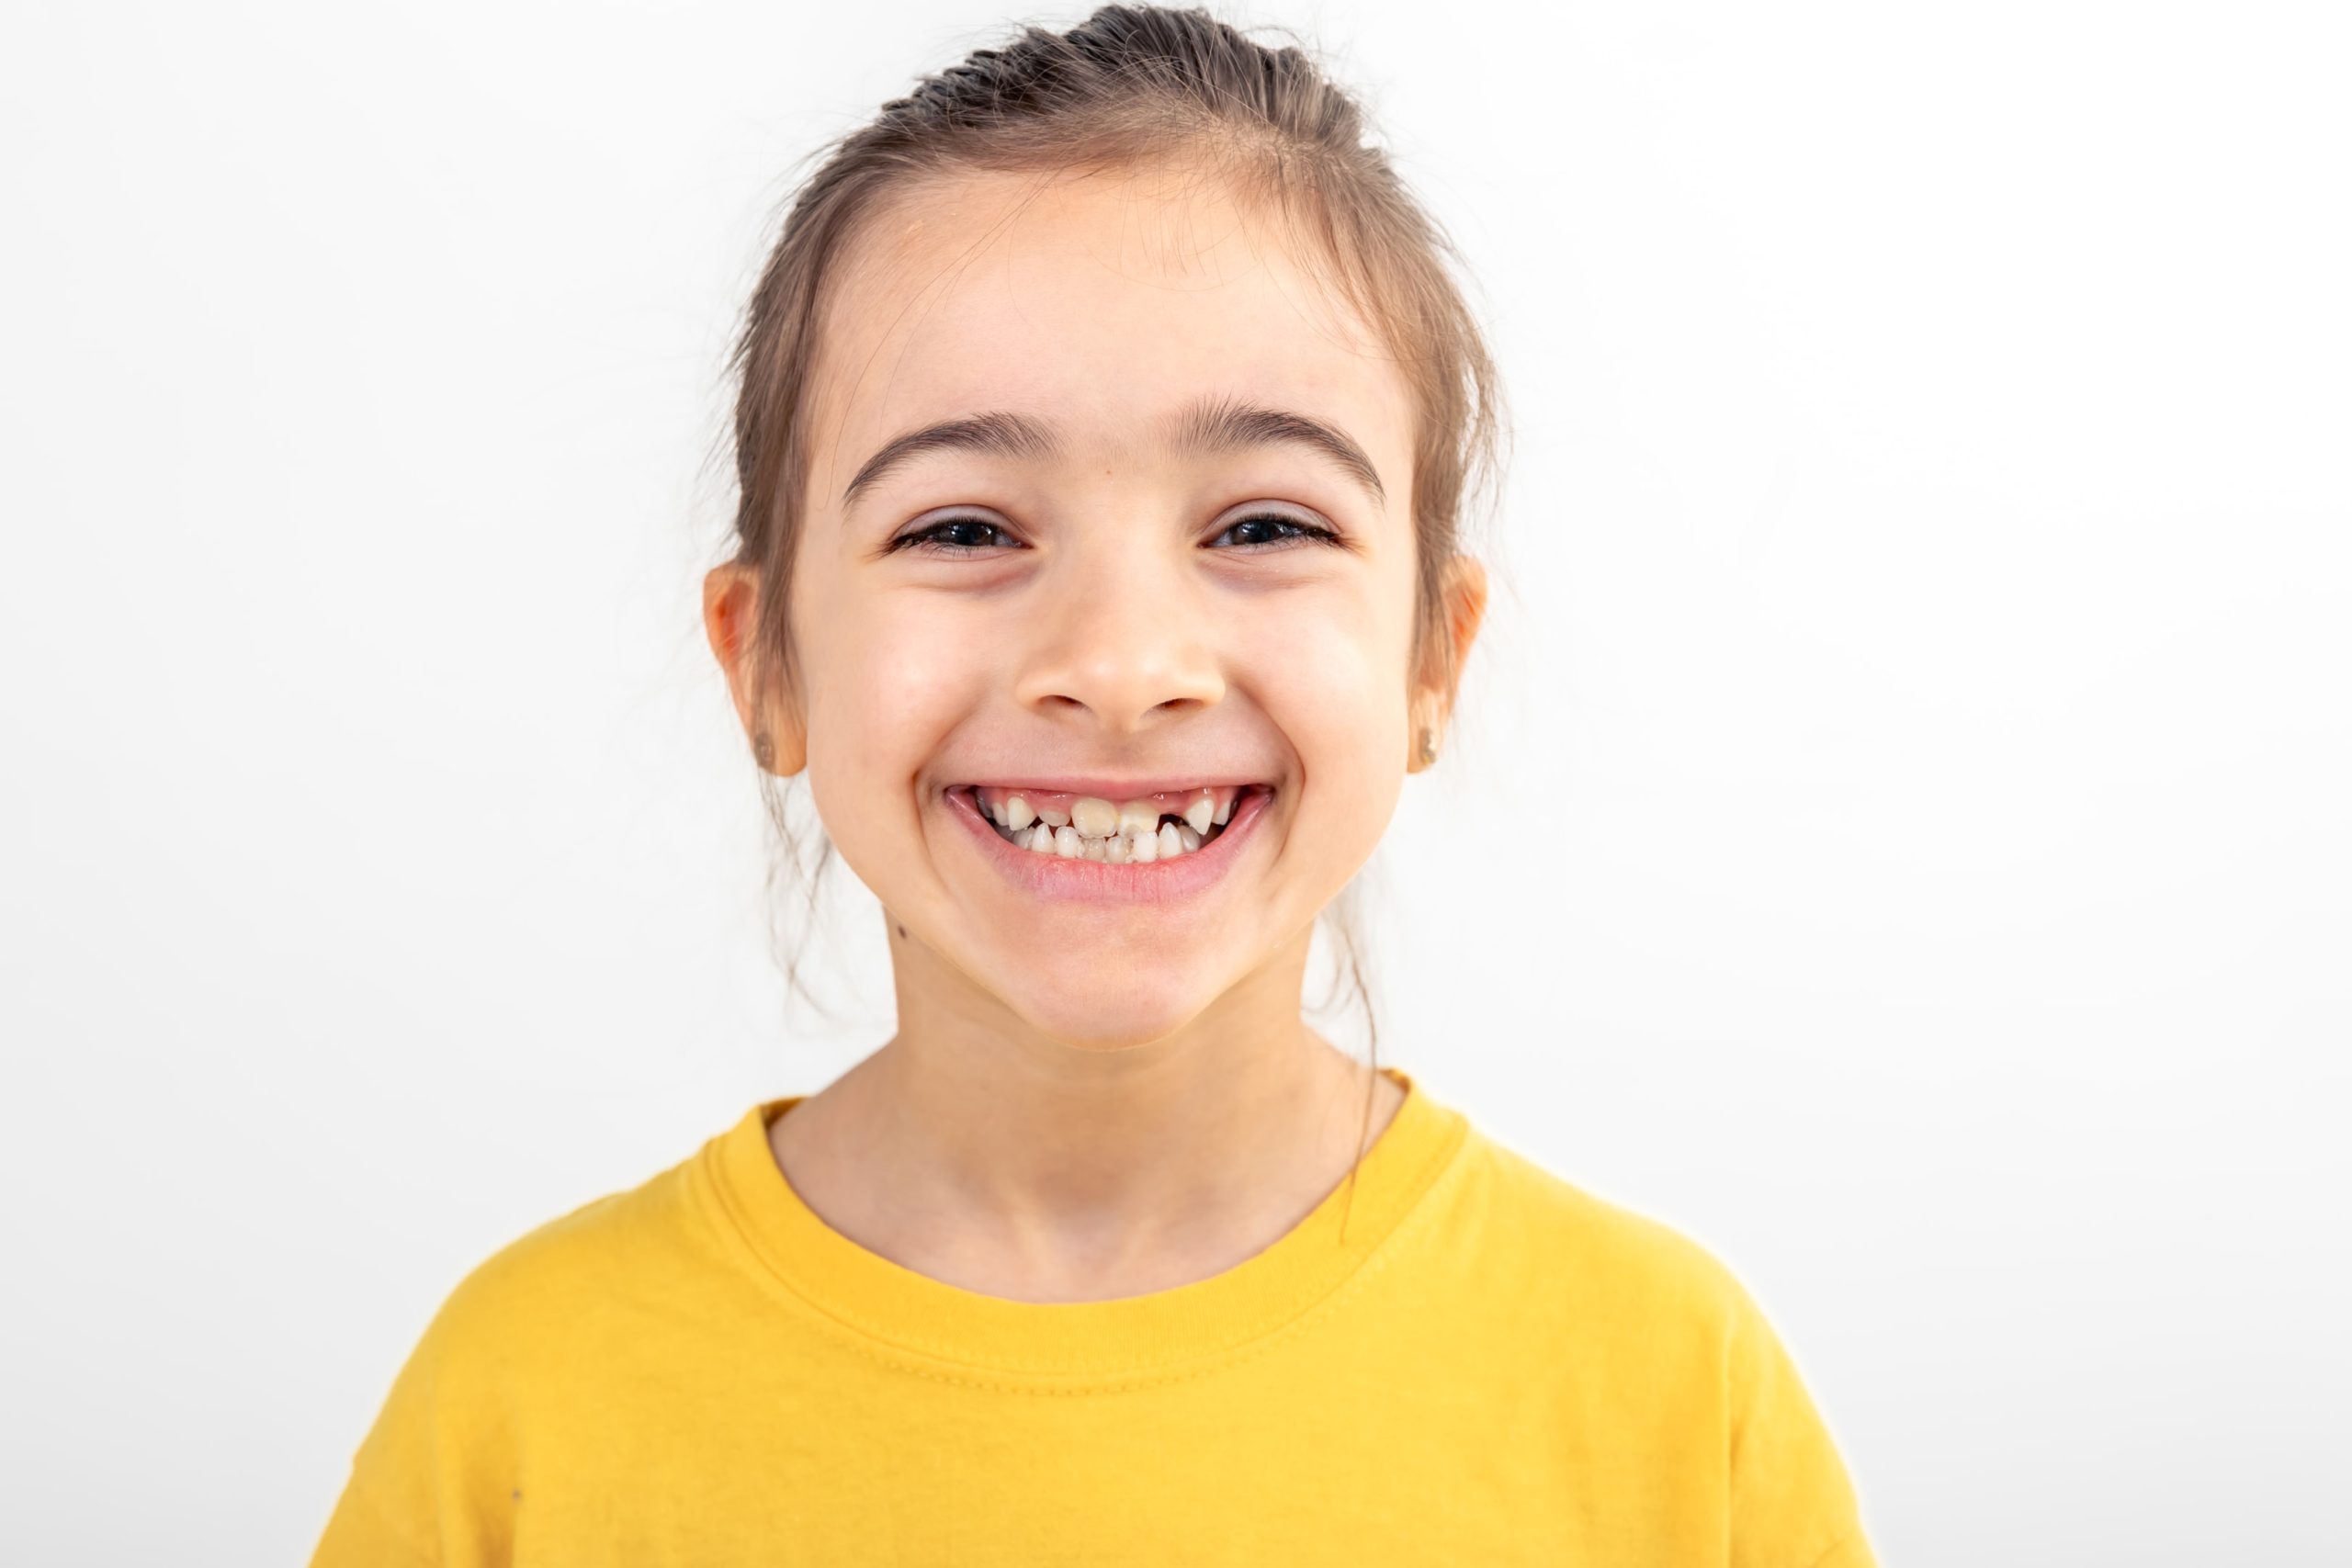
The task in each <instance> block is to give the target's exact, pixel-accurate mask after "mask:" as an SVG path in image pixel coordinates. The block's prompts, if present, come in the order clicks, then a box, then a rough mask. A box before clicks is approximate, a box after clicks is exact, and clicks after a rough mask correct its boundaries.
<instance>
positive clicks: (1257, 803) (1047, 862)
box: [947, 789, 1272, 904]
mask: <svg viewBox="0 0 2352 1568" xmlns="http://www.w3.org/2000/svg"><path fill="white" fill-rule="evenodd" d="M1271 798H1272V791H1269V790H1261V789H1253V790H1251V791H1250V793H1249V794H1247V795H1243V796H1242V797H1241V798H1240V799H1239V800H1238V801H1236V802H1234V806H1233V816H1232V818H1231V819H1230V820H1228V821H1227V823H1226V825H1225V830H1224V831H1223V832H1221V833H1219V834H1218V835H1217V836H1216V838H1214V839H1211V840H1208V841H1207V842H1206V843H1204V844H1203V845H1202V846H1201V847H1200V848H1199V849H1197V850H1193V852H1190V853H1188V854H1181V855H1178V856H1176V857H1175V858H1174V859H1172V860H1155V861H1139V862H1138V861H1130V862H1128V863H1126V864H1125V865H1114V864H1112V863H1110V862H1109V861H1099V860H1084V859H1080V858H1077V857H1074V856H1070V855H1048V854H1040V853H1039V852H1036V851H1035V850H1024V849H1023V848H1021V847H1020V846H1019V845H1017V844H1012V843H1007V842H1006V841H1005V840H1004V839H1002V838H1001V837H1000V836H999V835H998V833H997V830H996V829H995V828H993V827H991V826H990V825H989V820H988V818H985V817H983V816H981V815H980V808H979V803H978V799H977V798H976V797H975V796H974V795H973V794H972V792H971V791H970V790H968V789H953V790H949V791H948V792H947V809H948V811H949V812H950V814H952V815H953V816H955V817H956V818H958V819H959V820H961V821H962V822H963V823H964V824H965V825H966V827H967V830H968V831H969V832H970V833H971V834H972V836H973V837H974V838H975V839H977V840H978V841H979V846H980V852H981V853H983V854H985V855H987V856H988V857H989V859H990V860H993V861H994V862H996V863H997V865H998V866H999V867H1000V868H1001V870H1002V871H1003V872H1004V874H1005V875H1006V876H1008V877H1010V878H1012V881H1013V882H1014V883H1015V884H1017V885H1019V886H1022V887H1023V888H1025V889H1027V890H1028V891H1029V892H1031V893H1034V894H1035V895H1036V896H1037V897H1040V898H1069V899H1075V900H1077V901H1078V902H1080V903H1090V904H1172V903H1175V902H1177V901H1178V900H1180V899H1183V898H1189V897H1193V896H1194V895H1196V894H1198V893H1200V892H1202V891H1203V890H1204V889H1205V888H1207V887H1209V886H1212V885H1213V884H1215V883H1216V880H1217V879H1218V878H1219V877H1221V876H1223V875H1224V874H1225V873H1226V868H1227V866H1230V865H1231V864H1232V863H1233V862H1234V857H1235V856H1237V855H1238V854H1239V853H1240V852H1241V849H1242V846H1243V845H1244V844H1245V843H1246V842H1247V841H1248V840H1249V839H1250V835H1251V830H1252V829H1255V828H1256V827H1257V826H1258V818H1261V817H1263V816H1264V815H1265V814H1266V810H1265V807H1266V802H1267V801H1268V800H1269V799H1271Z"/></svg>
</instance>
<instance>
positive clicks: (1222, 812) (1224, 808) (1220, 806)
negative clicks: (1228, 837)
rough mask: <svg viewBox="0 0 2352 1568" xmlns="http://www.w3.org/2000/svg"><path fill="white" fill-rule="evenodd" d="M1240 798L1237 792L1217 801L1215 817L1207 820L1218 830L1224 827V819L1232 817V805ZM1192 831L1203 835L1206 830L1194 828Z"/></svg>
mask: <svg viewBox="0 0 2352 1568" xmlns="http://www.w3.org/2000/svg"><path fill="white" fill-rule="evenodd" d="M1240 798H1241V795H1240V794H1239V792H1238V791H1237V792H1235V793H1234V794H1232V795H1227V797H1226V798H1225V799H1223V800H1221V801H1218V802H1217V806H1216V816H1214V817H1212V818H1209V820H1210V821H1212V822H1214V823H1216V825H1217V826H1218V827H1220V828H1222V827H1224V826H1225V819H1226V818H1228V817H1230V816H1232V815H1233V803H1234V802H1235V801H1237V800H1239V799H1240ZM1193 831H1195V832H1199V833H1205V832H1207V831H1208V829H1206V828H1196V829H1193Z"/></svg>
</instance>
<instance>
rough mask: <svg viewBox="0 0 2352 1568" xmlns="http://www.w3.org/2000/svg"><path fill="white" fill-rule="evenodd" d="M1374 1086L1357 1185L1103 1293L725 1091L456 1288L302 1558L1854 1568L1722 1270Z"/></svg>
mask: <svg viewBox="0 0 2352 1568" xmlns="http://www.w3.org/2000/svg"><path fill="white" fill-rule="evenodd" d="M1383 1070H1384V1071H1385V1072H1387V1073H1388V1075H1389V1076H1390V1077H1392V1078H1394V1079H1395V1080H1396V1081H1397V1083H1398V1085H1399V1086H1400V1087H1402V1088H1404V1089H1405V1090H1406V1091H1407V1092H1406V1098H1405V1100H1404V1104H1403V1106H1402V1108H1401V1109H1400V1110H1399V1111H1398V1112H1397V1116H1396V1118H1395V1119H1394V1120H1393V1121H1392V1122H1390V1123H1389V1125H1388V1126H1387V1127H1386V1128H1385V1130H1384V1131H1383V1132H1382V1134H1381V1135H1380V1137H1379V1139H1378V1140H1377V1142H1375V1144H1374V1145H1373V1147H1372V1148H1371V1150H1369V1151H1368V1152H1367V1154H1366V1155H1365V1157H1364V1160H1363V1166H1362V1168H1361V1169H1360V1171H1359V1173H1358V1175H1357V1179H1356V1185H1355V1190H1354V1193H1353V1197H1352V1208H1351V1206H1350V1205H1351V1200H1350V1197H1349V1194H1348V1188H1347V1184H1346V1183H1344V1182H1342V1183H1341V1184H1340V1186H1339V1187H1338V1188H1336V1189H1335V1190H1333V1191H1332V1192H1331V1193H1330V1194H1329V1196H1328V1197H1327V1198H1326V1199H1325V1200H1324V1201H1323V1202H1322V1203H1321V1204H1320V1205H1319V1206H1318V1207H1317V1209H1316V1210H1315V1212H1314V1213H1312V1214H1310V1215H1308V1216H1307V1218H1306V1220H1304V1221H1303V1222H1301V1223H1300V1224H1298V1225H1297V1227H1296V1228H1295V1229H1294V1230H1292V1231H1291V1232H1290V1233H1288V1234H1287V1235H1284V1236H1283V1237H1282V1238H1281V1239H1280V1240H1279V1241H1277V1242H1276V1243H1275V1244H1274V1245H1273V1246H1272V1247H1269V1248H1267V1249H1266V1250H1265V1251H1263V1252H1261V1253H1259V1254H1258V1255H1256V1256H1255V1257H1253V1258H1249V1259H1247V1260H1245V1261H1244V1262H1242V1263H1240V1264H1239V1265H1238V1266H1236V1267H1234V1268H1232V1269H1227V1271H1226V1272H1224V1273H1222V1274H1218V1275H1216V1276H1215V1277H1214V1278H1211V1279H1208V1280H1199V1281H1196V1282H1194V1283H1192V1284H1189V1285H1184V1286H1182V1287H1179V1288H1177V1289H1174V1290H1169V1291H1162V1292H1154V1293H1152V1294H1149V1295H1143V1296H1131V1297H1127V1298H1125V1299H1122V1300H1117V1301H1106V1302H1082V1303H1024V1302H1013V1301H1007V1300H1003V1299H1001V1298H998V1297H992V1296H985V1295H981V1294H978V1293H977V1292H969V1291H965V1290H961V1289H958V1288H956V1287H955V1286H951V1285H947V1284H944V1283H943V1282H941V1281H939V1280H933V1279H930V1278H928V1277H927V1276H925V1275H922V1274H918V1273H916V1272H914V1271H913V1270H911V1269H905V1268H902V1267H900V1266H899V1265H898V1264H895V1263H892V1262H890V1261H889V1260H888V1259H887V1258H882V1257H881V1256H880V1255H878V1254H876V1253H873V1252H869V1251H867V1250H865V1248H864V1247H860V1246H858V1245H857V1244H856V1243H854V1242H853V1241H851V1240H850V1239H849V1238H848V1237H846V1236H844V1235H841V1234H840V1233H839V1232H836V1231H834V1230H832V1229H831V1228H830V1227H829V1226H827V1225H826V1224H825V1223H824V1222H823V1221H822V1220H821V1219H820V1218H819V1217H818V1216H817V1214H816V1213H815V1212H814V1211H813V1210H811V1209H809V1207H808V1206H807V1205H806V1204H805V1203H803V1202H802V1201H800V1199H799V1197H798V1196H797V1194H796V1193H795V1192H794V1191H793V1190H792V1188H791V1186H790V1185H789V1183H787V1182H786V1180H785V1179H784V1176H783V1173H782V1172H781V1171H780V1170H779V1169H778V1168H777V1166H776V1164H775V1159H774V1157H773V1156H772V1155H771V1154H770V1151H769V1148H768V1143H767V1125H768V1123H769V1122H771V1121H772V1120H773V1119H774V1118H775V1117H776V1116H778V1115H781V1114H784V1113H785V1112H786V1111H790V1109H791V1108H792V1107H793V1106H794V1105H795V1104H797V1103H798V1097H795V1098H793V1099H787V1100H768V1101H764V1102H763V1103H760V1104H758V1105H755V1106H754V1107H753V1108H752V1110H751V1111H748V1112H747V1113H746V1114H745V1115H744V1117H743V1119H742V1120H741V1122H738V1123H737V1124H736V1125H735V1126H734V1127H733V1128H731V1129H730V1130H729V1131H727V1132H725V1133H723V1134H719V1135H718V1136H716V1137H714V1138H712V1139H711V1140H710V1141H709V1142H708V1143H707V1144H706V1145H704V1146H703V1148H702V1149H701V1150H700V1151H699V1152H698V1153H697V1154H696V1155H695V1156H694V1157H692V1158H691V1159H688V1160H686V1161H684V1162H683V1163H682V1164H680V1165H678V1166H676V1167H673V1168H671V1169H670V1170H667V1171H665V1172H663V1173H662V1174H661V1175H659V1176H657V1177H655V1178H653V1179H651V1180H650V1181H648V1182H646V1183H644V1184H643V1185H641V1186H639V1187H637V1188H634V1189H632V1190H628V1191H624V1192H617V1193H614V1194H612V1195H610V1196H607V1197H605V1198H602V1199H599V1200H597V1201H594V1202H592V1203H589V1204H587V1205H586V1206H585V1207H583V1208H581V1209H579V1210H576V1211H574V1212H573V1213H570V1214H567V1215H565V1216H563V1217H562V1218H560V1219H558V1220H555V1221H552V1222H550V1223H549V1224H545V1225H542V1226H541V1227H539V1228H538V1229H537V1230H535V1231H533V1232H531V1233H530V1234H529V1235H525V1236H523V1237H521V1238H520V1239H519V1240H516V1241H515V1242H513V1243H511V1244H509V1245H508V1246H506V1247H504V1248H503V1249H502V1250H500V1251H499V1252H498V1253H496V1254H495V1255H493V1256H492V1258H489V1259H488V1260H487V1261H485V1262H484V1263H482V1264H481V1265H480V1266H479V1267H478V1268H476V1269H474V1270H473V1271H472V1272H471V1273H470V1274H469V1275H468V1276H467V1277H466V1278H465V1279H464V1280H462V1281H461V1282H460V1283H459V1284H458V1287H457V1288H456V1290H455V1291H453V1292H451V1293H450V1295H449V1297H448V1299H447V1301H446V1302H445V1303H443V1305H442V1307H441V1309H440V1311H439V1312H438V1313H437V1314H435V1317H434V1319H433V1322H432V1324H431V1325H430V1326H429V1327H428V1328H427V1329H426V1330H425V1332H424V1337H423V1338H422V1340H421V1341H420V1342H419V1343H418V1344H417V1346H416V1347H415V1348H414V1350H413V1352H412V1354H411V1356H410V1358H409V1360H408V1362H407V1364H406V1365H405V1366H404V1367H403V1368H402V1370H401V1373H400V1376H399V1377H398V1379H397V1380H396V1381H395V1382H394V1384H393V1387H392V1389H391V1393H390V1397H389V1398H388V1400H387V1401H386V1403H385V1404H384V1406H383V1408H382V1410H381V1412H380V1413H379V1416H378V1417H377V1419H376V1422H375V1424H374V1426H373V1427H372V1428H371V1429H370V1430H369V1431H368V1434H367V1437H366V1439H365V1440H364V1441H363V1442H362V1443H361V1444H360V1446H359V1449H358V1450H357V1453H356V1458H355V1461H354V1465H353V1472H352V1475H351V1478H350V1480H349V1482H348V1483H347V1485H346V1486H345V1491H344V1494H343V1495H342V1498H341V1500H340V1501H339V1502H338V1503H337V1505H336V1506H335V1508H334V1516H333V1517H332V1518H331V1519H330V1520H329V1522H328V1524H327V1527H326V1530H325V1533H324V1535H323V1537H322V1540H321V1541H320V1542H319V1545H318V1549H317V1551H316V1554H315V1555H314V1557H313V1558H312V1564H313V1568H345V1565H346V1564H368V1565H371V1568H382V1565H386V1564H391V1565H396V1568H397V1565H401V1564H421V1563H435V1564H440V1565H443V1568H476V1565H480V1564H504V1563H516V1564H530V1565H548V1568H553V1565H559V1564H560V1565H561V1568H596V1565H600V1564H613V1565H616V1568H617V1565H621V1564H628V1565H629V1568H650V1565H653V1564H668V1563H675V1564H682V1565H683V1564H693V1565H696V1568H716V1565H725V1564H735V1563H744V1564H750V1563H759V1564H781V1563H821V1564H855V1563H890V1564H910V1565H912V1564H926V1565H927V1564H958V1565H983V1568H985V1565H993V1564H1005V1565H1012V1564H1019V1565H1021V1568H1041V1565H1049V1564H1072V1565H1076V1564H1085V1565H1088V1568H1101V1565H1103V1564H1124V1563H1134V1564H1152V1565H1154V1568H1170V1565H1177V1564H1187V1565H1189V1564H1203V1565H1205V1564H1220V1565H1222V1564H1232V1565H1236V1568H1238V1565H1241V1564H1250V1565H1252V1568H1259V1565H1269V1564H1278V1565H1282V1568H1307V1565H1317V1564H1327V1563H1328V1564H1339V1563H1347V1564H1353V1565H1359V1568H1363V1565H1372V1568H1377V1565H1381V1564H1407V1563H1409V1564H1413V1565H1414V1568H1427V1565H1428V1564H1431V1563H1449V1564H1450V1563H1476V1564H1480V1565H1489V1564H1503V1563H1538V1562H1541V1563H1592V1564H1606V1565H1608V1568H1652V1565H1655V1568H1669V1565H1670V1568H1699V1565H1701V1564H1708V1565H1716V1564H1722V1565H1728V1568H1875V1560H1874V1558H1873V1556H1872V1554H1871V1547H1870V1544H1869V1541H1868V1540H1867V1538H1866V1536H1865V1534H1864V1531H1863V1529H1862V1523H1861V1519H1860V1512H1859V1509H1858V1507H1857V1505H1856V1500H1855V1495H1854V1492H1853V1490H1852V1487H1851V1485H1850V1483H1849V1478H1848V1475H1847V1472H1846V1470H1845V1467H1844V1465H1843V1463H1842V1462H1841V1461H1840V1458H1839V1455H1838V1450H1837V1448H1836V1446H1835V1444H1834V1443H1833V1441H1832V1439H1831V1437H1830V1434H1829V1432H1828V1430H1827V1428H1826V1426H1825V1424H1824V1422H1823V1420H1822V1418H1821V1416H1820V1415H1819V1413H1818V1412H1817V1411H1816V1409H1815V1405H1814V1404H1813V1402H1812V1400H1811V1399H1810V1398H1809V1397H1808V1394H1807V1392H1806V1389H1805V1387H1804V1383H1803V1382H1801V1381H1800V1379H1799V1377H1798V1373H1797V1371H1796V1369H1795V1367H1794V1366H1793V1365H1792V1362H1791V1360H1790V1359H1789V1357H1788V1355H1787V1354H1786V1352H1785V1351H1784V1350H1783V1348H1782V1347H1781V1342H1780V1341H1779V1340H1778V1338H1777V1337H1775V1335H1774V1333H1773V1330H1772V1328H1771V1327H1770V1325H1768V1323H1767V1322H1766V1320H1765V1318H1764V1316H1763V1314H1762V1313H1761V1312H1760V1310H1759V1309H1758V1306H1757V1304H1756V1303H1755V1302H1754V1301H1753V1300H1752V1299H1751V1297H1750V1296H1749V1294H1748V1292H1747V1291H1746V1290H1745V1289H1743V1287H1742V1286H1741V1285H1740V1283H1739V1282H1738V1280H1736V1278H1735V1277H1734V1276H1733V1275H1732V1274H1731V1273H1730V1271H1729V1270H1728V1269H1726V1268H1725V1267H1724V1265H1723V1264H1721V1263H1719V1262H1718V1261H1716V1260H1715V1259H1714V1258H1713V1257H1712V1255H1710V1254H1708V1253H1707V1252H1705V1251H1704V1250H1703V1249H1702V1248H1701V1247H1699V1245H1698V1244H1697V1243H1695V1242H1693V1241H1691V1240H1690V1239H1688V1238H1686V1237H1685V1236H1683V1235H1680V1234H1679V1232H1676V1231H1673V1230H1671V1229H1669V1228H1668V1227H1667V1226H1665V1225H1663V1224H1659V1223H1657V1222H1656V1221H1653V1220H1650V1219H1647V1218H1645V1217H1643V1216H1641V1215H1638V1214H1636V1213H1633V1212H1632V1211H1629V1210H1625V1209H1622V1208H1618V1207H1616V1206H1614V1205H1611V1204H1610V1203H1607V1202H1605V1201H1601V1200H1600V1199H1597V1198H1595V1197H1592V1196H1590V1195H1589V1194H1587V1193H1585V1192H1583V1191H1582V1190H1579V1189H1577V1188H1576V1187H1574V1186H1572V1185H1570V1184H1568V1183H1567V1182H1566V1181H1563V1180H1561V1179H1558V1178H1556V1177H1554V1176H1552V1175H1550V1174H1548V1173H1546V1172H1545V1171H1544V1170H1543V1169H1541V1168H1538V1167H1536V1166H1535V1165H1533V1164H1532V1163H1531V1162H1530V1161H1528V1160H1527V1159H1525V1158H1524V1157H1523V1156H1520V1155H1517V1154H1515V1153H1513V1152H1512V1151H1510V1149H1508V1148H1506V1147H1505V1146H1503V1145H1499V1144H1497V1143H1494V1142H1492V1141H1491V1140H1489V1139H1488V1138H1487V1137H1486V1136H1485V1135H1484V1134H1481V1133H1480V1132H1479V1131H1478V1130H1477V1129H1476V1128H1475V1127H1473V1126H1472V1125H1471V1124H1470V1123H1469V1122H1467V1120H1466V1119H1465V1118H1464V1116H1463V1114H1462V1113H1461V1112H1459V1111H1454V1110H1453V1109H1451V1108H1449V1107H1447V1106H1445V1105H1442V1104H1441V1103H1439V1102H1437V1101H1434V1100H1430V1097H1429V1095H1428V1094H1427V1092H1426V1091H1425V1090H1423V1089H1421V1088H1420V1086H1419V1084H1418V1083H1416V1082H1415V1081H1414V1080H1413V1079H1412V1078H1411V1077H1409V1076H1408V1075H1407V1074H1405V1073H1403V1072H1402V1071H1400V1070H1398V1069H1396V1068H1385V1069H1383ZM1343 1219H1344V1222H1345V1223H1344V1230H1343V1229H1342V1221H1343Z"/></svg>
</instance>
